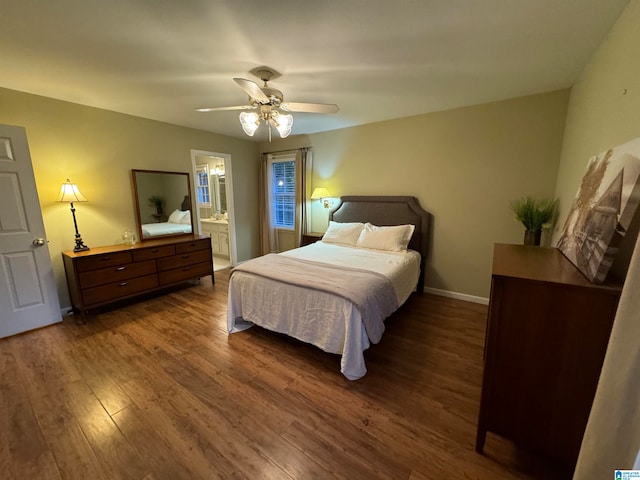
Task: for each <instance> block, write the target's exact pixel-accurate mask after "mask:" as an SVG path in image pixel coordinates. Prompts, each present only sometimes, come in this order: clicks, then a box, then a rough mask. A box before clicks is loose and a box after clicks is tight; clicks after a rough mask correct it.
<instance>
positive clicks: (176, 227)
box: [142, 222, 191, 238]
mask: <svg viewBox="0 0 640 480" xmlns="http://www.w3.org/2000/svg"><path fill="white" fill-rule="evenodd" d="M173 233H191V225H187V224H182V223H171V222H162V223H145V224H144V225H142V238H147V237H155V236H157V235H171V234H173Z"/></svg>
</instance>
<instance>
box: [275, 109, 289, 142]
mask: <svg viewBox="0 0 640 480" xmlns="http://www.w3.org/2000/svg"><path fill="white" fill-rule="evenodd" d="M291 127H293V116H291V115H282V114H281V115H278V117H277V121H276V128H277V129H278V132H279V133H280V138H287V137H288V136H289V134H290V133H291Z"/></svg>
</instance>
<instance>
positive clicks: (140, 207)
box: [131, 170, 193, 240]
mask: <svg viewBox="0 0 640 480" xmlns="http://www.w3.org/2000/svg"><path fill="white" fill-rule="evenodd" d="M131 175H132V179H133V192H134V196H135V203H136V213H137V215H138V234H139V236H140V237H139V238H140V239H142V240H148V239H150V238H156V237H163V236H169V235H185V234H188V233H192V232H193V220H192V215H191V187H190V183H189V174H188V173H185V172H162V171H157V170H131Z"/></svg>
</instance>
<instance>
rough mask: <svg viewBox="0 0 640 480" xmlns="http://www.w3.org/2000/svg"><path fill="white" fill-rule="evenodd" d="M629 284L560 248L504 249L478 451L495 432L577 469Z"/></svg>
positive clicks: (497, 257) (499, 257) (498, 258)
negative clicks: (586, 268)
mask: <svg viewBox="0 0 640 480" xmlns="http://www.w3.org/2000/svg"><path fill="white" fill-rule="evenodd" d="M621 289H622V286H621V284H619V283H617V284H616V283H605V284H603V285H595V284H593V283H591V282H589V281H588V280H587V279H586V278H585V277H584V276H583V275H582V274H581V273H580V272H579V271H578V269H577V268H576V267H575V266H574V265H573V264H572V263H571V262H569V261H568V260H567V259H566V258H565V257H564V256H563V255H562V253H561V252H560V251H559V250H557V249H555V248H541V247H528V246H522V245H501V244H498V245H496V246H495V248H494V257H493V273H492V279H491V298H490V302H489V314H488V319H487V332H486V339H485V365H484V375H483V380H482V397H481V402H480V416H479V421H478V430H477V437H476V450H477V451H478V452H482V450H483V448H484V444H485V438H486V433H487V431H491V432H494V433H497V434H499V435H501V436H503V437H506V438H508V439H510V440H512V441H514V442H515V443H516V444H517V445H519V446H521V447H522V448H525V449H528V450H531V451H535V452H537V453H539V454H542V455H544V456H546V457H549V458H551V459H553V460H555V461H558V462H560V463H562V464H564V465H566V466H568V467H569V468H574V467H575V463H576V461H577V457H578V452H579V450H580V444H581V442H582V436H583V434H584V430H585V427H586V424H587V419H588V417H589V412H590V410H591V404H592V402H593V397H594V394H595V391H596V386H597V384H598V378H599V376H600V370H601V368H602V362H603V360H604V355H605V352H606V349H607V343H608V341H609V334H610V333H611V326H612V324H613V320H614V316H615V312H616V309H617V305H618V300H619V298H620V292H621Z"/></svg>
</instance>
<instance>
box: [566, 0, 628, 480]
mask: <svg viewBox="0 0 640 480" xmlns="http://www.w3.org/2000/svg"><path fill="white" fill-rule="evenodd" d="M638 25H640V0H631V2H629V4H628V6H627V8H626V9H625V11H624V13H623V14H622V16H621V17H620V19H619V20H618V22H617V23H616V25H615V26H614V28H613V29H612V30H611V32H610V33H609V36H608V38H607V39H606V40H605V41H604V42H603V43H602V45H601V46H600V47H599V49H598V51H597V52H596V53H595V55H594V56H593V57H592V58H591V60H590V62H589V64H588V66H587V68H586V69H585V70H584V72H583V73H582V75H581V78H580V79H579V81H578V82H577V83H576V85H575V86H574V88H573V89H572V92H571V98H570V102H569V110H568V113H567V126H566V134H565V139H564V145H563V148H562V157H561V163H560V169H559V174H558V182H557V186H556V192H557V195H558V197H560V198H561V203H562V218H561V219H562V220H564V217H565V216H566V214H567V210H568V209H569V208H570V206H571V203H572V201H573V196H574V195H575V193H576V191H577V189H578V186H579V184H580V181H581V179H582V175H583V174H584V171H585V168H586V165H587V160H588V159H589V158H590V157H591V156H593V155H595V154H598V153H600V152H602V151H604V150H607V149H608V148H610V147H614V146H616V145H619V144H621V143H624V142H627V141H629V140H632V139H634V138H637V137H640V88H639V82H638V79H640V56H639V55H638V46H639V45H640V28H638ZM625 91H626V93H625ZM560 226H561V224H560ZM632 240H633V239H632ZM630 243H632V244H633V243H634V242H630ZM638 258H639V257H638V256H636V259H638ZM634 268H636V272H635V274H632V272H633V269H634ZM629 275H630V276H631V278H632V282H633V283H632V284H631V285H625V292H624V293H623V297H624V300H623V301H621V308H620V310H619V312H618V314H619V315H620V314H621V313H622V317H621V318H620V317H619V318H616V321H615V326H614V331H613V333H612V341H611V343H610V345H609V351H608V352H607V358H606V360H605V365H604V368H603V372H602V376H601V377H600V385H599V387H598V393H597V395H596V399H595V401H594V407H593V411H592V413H591V417H590V418H589V425H588V427H587V431H586V433H585V437H584V441H583V445H582V450H581V452H580V459H579V461H578V466H577V468H576V472H575V477H574V478H576V479H580V480H583V479H585V480H591V479H600V478H606V477H607V476H611V475H612V472H613V471H614V469H631V468H632V465H633V460H634V458H635V455H636V452H637V451H638V449H639V448H640V408H639V407H638V405H639V404H638V371H639V369H640V363H639V362H638V338H639V335H638V334H639V333H640V330H639V329H640V327H639V326H638V308H639V306H638V302H637V298H638V296H637V289H638V279H639V278H640V277H639V276H638V272H637V264H636V266H635V267H634V266H632V267H631V269H630V271H629ZM627 283H629V281H628V282H627ZM627 289H629V291H627ZM622 305H624V307H625V308H623V307H622Z"/></svg>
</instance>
